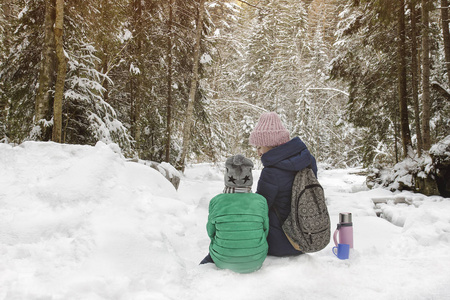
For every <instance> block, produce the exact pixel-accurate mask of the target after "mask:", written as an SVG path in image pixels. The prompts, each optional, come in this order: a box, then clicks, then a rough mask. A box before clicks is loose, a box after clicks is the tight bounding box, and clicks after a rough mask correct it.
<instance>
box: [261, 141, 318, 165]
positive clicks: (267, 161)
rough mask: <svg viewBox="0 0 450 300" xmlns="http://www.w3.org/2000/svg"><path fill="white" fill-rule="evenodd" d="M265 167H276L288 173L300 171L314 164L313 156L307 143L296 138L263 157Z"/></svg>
mask: <svg viewBox="0 0 450 300" xmlns="http://www.w3.org/2000/svg"><path fill="white" fill-rule="evenodd" d="M261 162H262V164H263V166H264V167H276V168H279V169H283V170H288V171H299V170H302V169H303V168H305V167H308V166H309V165H311V163H312V156H311V153H310V152H309V150H308V149H307V147H306V145H305V143H303V141H302V140H301V139H300V138H299V137H295V138H293V139H292V140H290V141H289V142H287V143H285V144H282V145H280V146H278V147H275V148H273V149H271V150H269V151H267V152H266V153H264V154H263V155H262V156H261Z"/></svg>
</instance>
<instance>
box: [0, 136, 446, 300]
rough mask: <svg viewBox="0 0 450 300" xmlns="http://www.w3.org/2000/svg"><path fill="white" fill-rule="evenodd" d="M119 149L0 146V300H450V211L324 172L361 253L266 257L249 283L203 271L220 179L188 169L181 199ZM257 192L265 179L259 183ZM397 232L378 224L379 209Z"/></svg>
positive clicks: (350, 175) (334, 212) (334, 205)
mask: <svg viewBox="0 0 450 300" xmlns="http://www.w3.org/2000/svg"><path fill="white" fill-rule="evenodd" d="M115 151H117V149H116V148H114V147H113V146H107V145H105V144H102V143H99V144H97V146H95V147H89V146H76V145H72V146H70V145H58V144H53V143H25V144H23V145H22V146H20V147H14V148H13V147H11V146H9V145H4V144H0V299H8V300H9V299H52V300H56V299H64V300H66V299H83V300H85V299H88V300H89V299H120V300H122V299H123V300H128V299H155V300H156V299H157V300H164V299H177V300H179V299H183V300H184V299H187V300H189V299H192V300H194V299H195V300H198V299H205V300H206V299H208V300H211V299H226V300H228V299H243V300H244V299H245V300H249V299H250V300H251V299H377V300H380V299H386V300H391V299H408V300H410V299H439V300H441V299H443V300H450V285H449V284H448V283H449V282H450V199H443V198H441V197H425V196H423V195H419V194H411V193H406V192H403V193H400V194H395V195H394V194H392V193H391V192H389V191H385V190H381V189H377V190H367V189H366V188H365V186H364V177H363V176H359V175H356V174H355V173H357V172H358V171H359V170H357V169H346V170H325V169H322V168H320V170H319V180H320V182H321V183H322V185H323V186H324V188H325V192H326V196H327V201H328V206H329V211H330V214H331V218H332V226H333V228H332V230H334V226H335V224H336V223H337V218H338V214H339V212H344V211H349V212H352V214H353V223H354V241H355V249H354V251H353V252H352V253H351V258H350V259H349V260H346V261H341V260H338V259H337V258H336V257H335V256H334V255H333V254H332V253H331V247H332V244H330V245H329V246H327V247H326V248H325V249H324V250H322V251H320V252H318V253H314V254H307V255H302V256H299V257H294V258H275V257H268V258H267V259H266V261H265V262H264V265H263V268H262V269H261V270H259V271H257V272H255V273H251V274H236V273H233V272H231V271H228V270H218V269H217V268H216V267H215V266H214V265H213V264H209V265H202V266H199V265H198V263H199V262H200V260H201V259H202V258H203V257H204V256H205V255H206V254H207V249H208V244H209V240H208V237H207V235H206V228H205V226H206V225H205V224H206V220H207V215H208V211H207V210H208V203H209V200H210V199H211V198H212V197H213V196H214V195H216V194H217V193H220V192H221V191H222V188H223V177H222V172H221V169H220V168H219V167H215V166H212V165H210V164H199V165H194V166H190V167H188V168H187V169H186V172H185V175H184V177H183V178H182V181H181V185H180V188H179V190H178V191H175V190H174V189H173V187H172V186H171V185H170V184H169V183H168V182H167V181H166V180H165V179H164V178H163V177H162V176H161V174H159V173H158V172H156V171H155V170H152V169H150V168H148V167H146V166H143V165H139V164H136V163H131V162H126V161H125V160H124V159H123V158H121V156H120V155H119V154H117V153H116V152H115ZM254 175H255V182H256V181H257V178H258V175H259V171H255V173H254ZM398 196H401V197H405V198H407V199H408V200H409V201H411V202H412V203H413V204H414V205H410V206H407V205H389V204H388V205H385V206H384V207H383V212H384V213H385V214H386V215H388V216H389V217H390V218H391V220H393V222H394V223H395V224H399V225H403V227H400V226H396V225H394V224H392V223H390V222H388V221H386V220H385V219H382V218H378V217H376V215H375V212H374V210H373V204H372V200H371V199H372V198H380V197H388V198H393V197H398Z"/></svg>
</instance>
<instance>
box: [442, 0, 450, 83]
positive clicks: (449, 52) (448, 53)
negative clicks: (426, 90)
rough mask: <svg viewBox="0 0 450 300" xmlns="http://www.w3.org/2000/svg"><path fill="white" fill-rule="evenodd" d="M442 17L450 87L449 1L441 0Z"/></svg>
mask: <svg viewBox="0 0 450 300" xmlns="http://www.w3.org/2000/svg"><path fill="white" fill-rule="evenodd" d="M441 16H442V34H443V37H444V53H445V66H446V67H447V78H448V84H449V86H450V31H449V28H448V25H449V19H448V1H447V0H441Z"/></svg>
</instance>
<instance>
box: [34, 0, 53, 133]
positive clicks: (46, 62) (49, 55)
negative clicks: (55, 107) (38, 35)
mask: <svg viewBox="0 0 450 300" xmlns="http://www.w3.org/2000/svg"><path fill="white" fill-rule="evenodd" d="M54 11H55V0H46V1H45V17H44V41H43V48H42V60H41V68H40V72H39V89H38V91H37V94H36V100H35V109H34V123H35V126H39V127H40V129H41V132H40V135H39V136H34V137H33V138H37V139H39V140H43V139H44V140H46V139H49V138H50V137H49V136H47V133H46V126H45V124H43V122H42V120H45V119H46V118H47V117H49V109H50V103H51V98H52V95H51V88H52V87H53V84H54V82H53V81H54V78H53V75H52V74H53V73H54V71H55V67H56V65H55V55H54V53H55V35H54V32H53V25H54V24H55V14H54ZM35 134H36V133H35ZM48 135H49V134H48Z"/></svg>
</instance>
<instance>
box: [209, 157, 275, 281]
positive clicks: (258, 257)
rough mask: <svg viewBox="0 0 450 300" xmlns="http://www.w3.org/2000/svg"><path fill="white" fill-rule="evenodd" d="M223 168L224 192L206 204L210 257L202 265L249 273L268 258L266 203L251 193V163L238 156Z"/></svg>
mask: <svg viewBox="0 0 450 300" xmlns="http://www.w3.org/2000/svg"><path fill="white" fill-rule="evenodd" d="M225 167H226V172H225V189H224V191H223V193H222V194H219V195H217V196H215V197H214V198H213V199H211V202H210V203H209V217H208V224H207V225H206V229H207V232H208V236H209V237H210V239H211V243H210V246H209V253H210V254H208V256H207V257H205V259H204V260H203V261H202V262H201V264H204V263H208V262H214V263H215V264H216V266H217V267H219V268H221V269H230V270H232V271H234V272H238V273H250V272H253V271H256V270H258V269H259V268H261V266H262V264H263V262H264V260H265V258H266V256H267V250H268V245H267V234H268V230H269V218H268V208H267V202H266V199H264V197H262V196H261V195H258V194H253V193H252V192H251V188H252V184H253V176H252V167H253V162H252V161H251V160H249V159H247V158H245V157H244V156H243V155H240V154H238V155H235V156H232V157H230V158H228V159H227V160H226V162H225Z"/></svg>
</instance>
